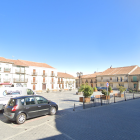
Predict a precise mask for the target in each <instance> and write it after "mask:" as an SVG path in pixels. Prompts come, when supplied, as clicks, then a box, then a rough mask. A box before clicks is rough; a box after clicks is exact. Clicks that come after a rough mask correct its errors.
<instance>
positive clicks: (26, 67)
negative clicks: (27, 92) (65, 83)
mask: <svg viewBox="0 0 140 140" xmlns="http://www.w3.org/2000/svg"><path fill="white" fill-rule="evenodd" d="M57 80H58V77H57V69H55V68H53V67H52V66H50V65H48V64H46V63H38V62H31V61H25V60H12V59H6V58H4V57H0V86H3V85H5V86H11V85H13V86H14V87H18V86H24V87H30V88H31V89H33V90H46V89H50V90H55V89H57V86H58V85H57Z"/></svg>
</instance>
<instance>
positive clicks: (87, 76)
mask: <svg viewBox="0 0 140 140" xmlns="http://www.w3.org/2000/svg"><path fill="white" fill-rule="evenodd" d="M101 73H102V72H95V73H93V74H88V75H83V76H82V78H94V77H96V75H100V74H101Z"/></svg>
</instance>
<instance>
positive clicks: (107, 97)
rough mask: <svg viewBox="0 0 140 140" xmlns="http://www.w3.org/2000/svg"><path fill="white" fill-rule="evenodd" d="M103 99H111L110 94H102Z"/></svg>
mask: <svg viewBox="0 0 140 140" xmlns="http://www.w3.org/2000/svg"><path fill="white" fill-rule="evenodd" d="M101 98H102V100H109V99H110V96H105V95H102V97H101Z"/></svg>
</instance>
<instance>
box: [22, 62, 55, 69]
mask: <svg viewBox="0 0 140 140" xmlns="http://www.w3.org/2000/svg"><path fill="white" fill-rule="evenodd" d="M19 61H20V62H22V63H23V64H25V65H27V66H36V67H44V68H53V67H52V66H50V65H48V64H46V63H39V62H32V61H26V60H19ZM53 69H54V68H53Z"/></svg>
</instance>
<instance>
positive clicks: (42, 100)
mask: <svg viewBox="0 0 140 140" xmlns="http://www.w3.org/2000/svg"><path fill="white" fill-rule="evenodd" d="M35 98H36V100H37V103H38V104H45V103H48V101H47V100H46V99H45V98H43V97H35Z"/></svg>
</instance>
